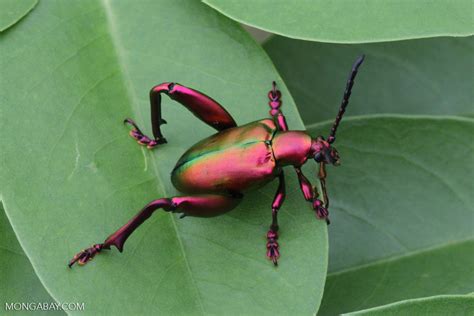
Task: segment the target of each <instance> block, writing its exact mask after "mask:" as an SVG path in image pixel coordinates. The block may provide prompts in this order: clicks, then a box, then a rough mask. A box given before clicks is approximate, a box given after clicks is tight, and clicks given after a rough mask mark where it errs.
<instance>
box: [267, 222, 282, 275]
mask: <svg viewBox="0 0 474 316" xmlns="http://www.w3.org/2000/svg"><path fill="white" fill-rule="evenodd" d="M277 239H278V233H277V232H276V231H273V230H269V231H268V233H267V240H268V242H267V258H268V259H270V260H271V261H272V262H273V264H274V265H275V266H278V258H279V257H280V252H279V251H278V249H279V248H280V246H279V245H278V242H277Z"/></svg>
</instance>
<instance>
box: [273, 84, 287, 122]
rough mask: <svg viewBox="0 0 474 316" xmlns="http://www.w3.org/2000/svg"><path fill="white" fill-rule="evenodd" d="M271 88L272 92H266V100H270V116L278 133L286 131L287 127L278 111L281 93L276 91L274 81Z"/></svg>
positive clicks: (283, 117) (280, 112)
mask: <svg viewBox="0 0 474 316" xmlns="http://www.w3.org/2000/svg"><path fill="white" fill-rule="evenodd" d="M272 86H273V88H272V90H270V91H269V92H268V98H269V99H270V102H268V105H270V108H271V110H270V115H271V116H272V117H273V120H274V121H275V123H277V125H278V127H279V129H280V131H287V130H288V125H287V124H286V119H285V116H284V115H283V112H282V111H281V110H280V107H281V104H282V101H281V92H280V90H277V88H276V82H275V81H273V83H272Z"/></svg>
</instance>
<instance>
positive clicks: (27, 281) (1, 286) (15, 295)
mask: <svg viewBox="0 0 474 316" xmlns="http://www.w3.org/2000/svg"><path fill="white" fill-rule="evenodd" d="M0 280H2V282H1V283H0V298H1V301H0V304H1V308H2V312H3V313H2V315H23V314H24V315H27V314H31V312H28V311H17V310H12V311H7V310H6V305H5V304H10V305H11V304H15V303H16V304H18V303H31V302H34V303H38V302H41V303H53V302H54V299H53V298H52V297H51V296H50V295H49V294H48V292H46V290H45V288H44V287H43V284H41V281H40V280H39V279H38V277H37V276H36V273H35V271H34V270H33V267H32V266H31V263H30V261H29V260H28V257H27V256H26V255H25V253H24V251H23V249H22V248H21V246H20V244H19V243H18V240H17V239H16V236H15V233H14V232H13V230H12V228H11V226H10V223H9V221H8V218H7V217H6V215H5V211H4V210H3V205H2V204H1V203H0ZM36 313H41V312H40V311H36ZM45 313H46V312H45ZM56 314H57V315H60V314H61V313H60V312H56ZM63 314H64V313H63Z"/></svg>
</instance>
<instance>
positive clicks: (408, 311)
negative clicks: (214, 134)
mask: <svg viewBox="0 0 474 316" xmlns="http://www.w3.org/2000/svg"><path fill="white" fill-rule="evenodd" d="M472 314H474V297H473V296H472V295H439V296H433V297H426V298H420V299H413V300H406V301H402V302H397V303H393V304H389V305H386V306H381V307H376V308H372V309H367V310H363V311H359V312H355V313H350V314H347V315H364V316H365V315H370V316H376V315H383V316H386V315H430V316H433V315H439V316H444V315H457V316H462V315H466V316H469V315H472Z"/></svg>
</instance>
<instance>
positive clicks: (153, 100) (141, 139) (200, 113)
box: [125, 82, 237, 149]
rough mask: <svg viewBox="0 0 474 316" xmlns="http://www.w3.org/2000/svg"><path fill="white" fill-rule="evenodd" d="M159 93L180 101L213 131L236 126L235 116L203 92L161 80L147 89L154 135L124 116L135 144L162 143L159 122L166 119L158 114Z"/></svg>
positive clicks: (161, 122) (159, 105)
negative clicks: (130, 127)
mask: <svg viewBox="0 0 474 316" xmlns="http://www.w3.org/2000/svg"><path fill="white" fill-rule="evenodd" d="M162 94H165V95H167V96H168V97H170V98H171V99H172V100H175V101H177V102H178V103H180V104H182V105H183V106H184V107H186V108H187V109H188V110H189V111H190V112H191V113H193V114H194V115H195V116H196V117H197V118H198V119H200V120H201V121H203V122H204V123H206V124H207V125H209V126H211V127H212V128H214V129H216V130H217V131H222V130H225V129H228V128H231V127H235V126H237V124H236V123H235V120H234V119H233V118H232V116H231V115H230V114H229V113H228V112H227V110H226V109H225V108H224V107H223V106H222V105H220V104H219V103H218V102H216V101H215V100H213V99H212V98H210V97H208V96H207V95H205V94H204V93H202V92H199V91H197V90H194V89H191V88H188V87H185V86H182V85H180V84H178V83H173V82H165V83H162V84H159V85H157V86H155V87H153V88H152V89H151V91H150V108H151V127H152V130H153V136H154V139H152V138H151V137H148V136H146V135H145V134H143V133H142V131H141V130H140V129H139V128H138V126H137V124H135V122H134V121H132V120H131V119H129V118H127V119H126V120H125V123H128V124H130V125H131V126H133V129H132V130H131V131H130V135H131V136H132V137H133V138H134V139H135V140H136V141H137V142H138V143H139V144H141V145H146V146H147V147H148V148H150V149H151V148H154V147H155V146H157V145H159V144H164V143H166V139H165V138H164V137H163V135H162V133H161V125H163V124H165V123H166V121H165V120H164V119H163V118H162V117H161V95H162Z"/></svg>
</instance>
